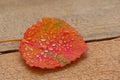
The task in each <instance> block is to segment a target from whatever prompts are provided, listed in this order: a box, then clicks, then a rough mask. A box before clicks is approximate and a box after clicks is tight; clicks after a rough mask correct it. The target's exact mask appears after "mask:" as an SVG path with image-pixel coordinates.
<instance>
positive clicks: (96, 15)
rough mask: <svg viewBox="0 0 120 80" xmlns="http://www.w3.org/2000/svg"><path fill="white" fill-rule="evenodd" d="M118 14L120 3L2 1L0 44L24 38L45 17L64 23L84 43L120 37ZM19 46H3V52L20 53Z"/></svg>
mask: <svg viewBox="0 0 120 80" xmlns="http://www.w3.org/2000/svg"><path fill="white" fill-rule="evenodd" d="M119 14H120V1H119V0H102V1H101V0H97V1H96V0H76V1H73V0H69V1H68V0H46V1H44V0H35V1H27V0H22V1H19V0H7V1H4V0H1V1H0V40H4V39H5V40H6V39H16V38H23V34H24V32H25V31H26V29H27V28H28V27H30V26H31V25H32V24H34V23H36V21H39V20H41V18H42V17H55V18H60V19H63V20H65V21H66V22H68V23H69V24H70V25H71V26H72V27H74V28H75V29H76V30H77V31H78V32H79V34H80V35H82V36H83V38H84V39H85V40H94V39H101V38H110V37H114V36H119V35H120V15H119ZM6 45H8V46H6ZM18 45H19V44H18V43H5V44H1V45H0V51H5V50H11V49H18V47H19V46H18Z"/></svg>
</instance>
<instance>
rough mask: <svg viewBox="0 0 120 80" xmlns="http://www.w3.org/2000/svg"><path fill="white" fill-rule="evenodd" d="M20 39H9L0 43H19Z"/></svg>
mask: <svg viewBox="0 0 120 80" xmlns="http://www.w3.org/2000/svg"><path fill="white" fill-rule="evenodd" d="M21 40H22V39H9V40H1V41H0V43H5V42H19V41H21Z"/></svg>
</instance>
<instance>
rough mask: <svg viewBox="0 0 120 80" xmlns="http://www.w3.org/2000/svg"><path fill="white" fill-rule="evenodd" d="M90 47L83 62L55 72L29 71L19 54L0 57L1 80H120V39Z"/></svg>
mask: <svg viewBox="0 0 120 80" xmlns="http://www.w3.org/2000/svg"><path fill="white" fill-rule="evenodd" d="M88 47H89V50H88V52H87V53H86V54H84V55H83V56H82V58H81V59H78V60H77V61H76V62H74V63H72V64H70V65H67V66H66V67H64V68H59V69H56V70H42V69H39V68H30V67H28V66H27V65H26V64H25V63H24V61H23V60H22V59H21V56H20V53H19V52H16V53H10V54H4V55H0V80H120V38H119V39H115V40H110V41H102V42H93V43H88Z"/></svg>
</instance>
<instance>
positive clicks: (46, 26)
mask: <svg viewBox="0 0 120 80" xmlns="http://www.w3.org/2000/svg"><path fill="white" fill-rule="evenodd" d="M47 30H48V23H47V24H46V25H45V31H47Z"/></svg>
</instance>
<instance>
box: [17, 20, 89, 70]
mask: <svg viewBox="0 0 120 80" xmlns="http://www.w3.org/2000/svg"><path fill="white" fill-rule="evenodd" d="M86 50H87V45H86V44H85V42H84V40H83V39H82V37H81V36H79V34H78V32H77V31H76V30H75V29H73V28H72V27H71V26H70V25H68V24H67V23H65V22H64V21H62V20H59V19H55V18H43V19H42V21H41V22H37V23H36V24H35V25H33V26H32V27H30V28H28V30H27V31H26V32H25V34H24V39H23V40H22V41H21V42H20V48H19V51H20V52H21V54H22V57H23V59H24V60H25V61H26V63H27V64H28V65H30V66H34V67H40V68H48V69H54V68H56V67H62V66H64V65H66V64H69V63H71V62H72V61H75V60H76V59H77V58H79V57H80V56H81V55H82V54H83V53H84V52H85V51H86Z"/></svg>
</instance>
